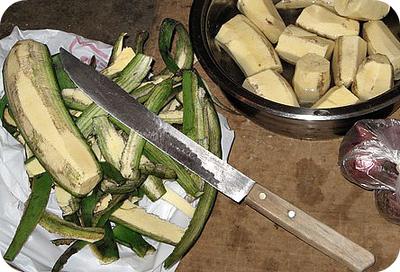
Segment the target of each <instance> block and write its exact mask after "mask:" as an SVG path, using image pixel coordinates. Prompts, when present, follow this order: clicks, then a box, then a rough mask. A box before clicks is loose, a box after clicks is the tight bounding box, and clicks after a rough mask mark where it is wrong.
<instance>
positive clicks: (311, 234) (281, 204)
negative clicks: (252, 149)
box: [245, 184, 375, 271]
mask: <svg viewBox="0 0 400 272" xmlns="http://www.w3.org/2000/svg"><path fill="white" fill-rule="evenodd" d="M245 203H246V204H247V205H249V206H250V207H252V208H253V209H254V210H256V211H258V212H259V213H261V214H262V215H264V216H265V217H267V218H269V219H270V220H272V221H273V222H275V223H276V224H278V225H280V226H281V227H283V228H284V229H286V230H287V231H289V232H290V233H292V234H294V235H295V236H297V237H298V238H300V239H301V240H303V241H304V242H306V243H308V244H309V245H311V246H313V247H315V248H316V249H318V250H320V251H322V252H323V253H325V254H326V255H328V256H330V257H331V258H333V259H335V260H337V261H339V262H342V263H344V264H345V265H347V267H349V268H350V269H351V270H353V271H364V270H366V269H367V268H368V267H370V266H372V265H373V264H374V263H375V257H374V255H372V253H370V252H369V251H367V250H366V249H364V248H362V247H361V246H359V245H357V244H355V243H354V242H352V241H350V240H349V239H347V238H346V237H344V236H343V235H341V234H339V233H337V232H336V231H335V230H333V229H332V228H330V227H328V226H326V225H324V224H323V223H321V222H320V221H318V220H316V219H315V218H313V217H311V216H310V215H308V214H306V213H305V212H304V211H302V210H300V209H299V208H297V207H295V206H293V205H292V204H290V203H289V202H287V201H286V200H284V199H282V198H280V197H279V196H277V195H276V194H274V193H272V192H270V191H268V190H267V189H265V188H264V187H262V186H261V185H259V184H255V185H254V187H253V188H252V189H251V191H250V193H249V194H248V196H247V197H246V199H245Z"/></svg>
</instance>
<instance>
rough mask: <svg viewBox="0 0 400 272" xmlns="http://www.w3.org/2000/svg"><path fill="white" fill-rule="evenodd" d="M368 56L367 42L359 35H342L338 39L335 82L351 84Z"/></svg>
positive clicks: (334, 59) (334, 68)
mask: <svg viewBox="0 0 400 272" xmlns="http://www.w3.org/2000/svg"><path fill="white" fill-rule="evenodd" d="M366 56H367V43H366V42H365V41H364V40H363V39H362V38H361V37H359V36H341V37H339V38H338V39H337V40H336V45H335V50H334V52H333V60H332V69H333V77H334V79H335V84H336V85H337V86H340V85H344V86H346V87H347V88H349V87H350V86H351V84H352V83H353V81H354V78H355V76H356V73H357V70H358V67H359V66H360V64H361V63H362V62H363V61H364V59H365V57H366Z"/></svg>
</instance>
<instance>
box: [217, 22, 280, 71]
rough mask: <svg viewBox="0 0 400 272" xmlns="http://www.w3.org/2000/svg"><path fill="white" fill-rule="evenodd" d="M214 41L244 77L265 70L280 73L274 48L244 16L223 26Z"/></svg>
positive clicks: (278, 61)
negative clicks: (240, 70)
mask: <svg viewBox="0 0 400 272" xmlns="http://www.w3.org/2000/svg"><path fill="white" fill-rule="evenodd" d="M215 40H216V42H217V44H218V45H219V46H220V47H222V48H223V49H224V50H225V51H226V52H227V53H228V54H229V55H230V56H231V57H232V58H233V59H234V60H235V62H236V63H237V64H238V65H239V67H240V68H241V69H242V71H243V73H244V74H245V75H246V76H251V75H254V74H256V73H258V72H261V71H263V70H266V69H273V70H276V71H278V72H282V64H281V61H280V60H279V57H278V55H277V53H276V52H275V49H274V47H273V46H272V44H271V43H270V42H269V41H268V39H267V38H265V37H264V35H263V34H262V33H261V32H260V31H259V30H258V29H257V28H256V27H255V26H254V25H253V24H252V23H251V22H250V21H249V19H247V18H246V17H245V16H244V15H240V14H239V15H236V16H235V17H233V18H232V19H231V20H229V21H228V22H226V23H225V24H223V25H222V27H221V29H220V30H219V32H218V34H217V36H216V37H215Z"/></svg>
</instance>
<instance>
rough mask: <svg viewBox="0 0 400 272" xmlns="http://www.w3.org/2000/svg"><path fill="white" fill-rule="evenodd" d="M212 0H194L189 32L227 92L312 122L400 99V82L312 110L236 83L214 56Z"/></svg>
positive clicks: (377, 107)
mask: <svg viewBox="0 0 400 272" xmlns="http://www.w3.org/2000/svg"><path fill="white" fill-rule="evenodd" d="M211 1H212V0H193V3H192V7H191V10H190V16H189V35H190V39H191V42H192V45H193V50H194V52H195V54H196V57H197V59H198V61H199V62H200V64H201V66H202V67H203V68H204V70H205V71H206V73H207V74H208V75H209V76H210V78H211V79H212V80H213V81H214V82H215V83H216V84H217V85H218V86H219V87H220V88H221V89H222V90H223V91H225V92H227V93H228V94H230V95H231V96H233V97H234V98H236V99H238V100H239V101H241V102H243V103H245V104H248V105H251V106H252V107H253V108H255V109H257V110H260V111H264V112H268V113H270V114H273V115H277V116H281V117H285V118H289V119H297V120H308V121H320V120H331V121H332V120H344V119H351V118H358V117H361V116H363V115H367V114H371V113H373V112H377V111H380V110H382V109H384V108H386V107H388V106H390V105H393V104H395V103H397V102H399V101H400V83H398V84H397V85H396V86H394V87H393V88H392V89H391V90H389V91H387V92H385V93H384V94H381V95H379V96H377V97H375V98H372V99H370V100H368V101H364V102H361V103H358V104H356V105H351V106H345V107H338V108H330V109H311V108H305V107H300V108H298V107H292V106H287V105H283V104H279V103H276V102H273V101H270V100H267V99H264V98H262V97H260V96H258V95H256V94H254V93H252V92H250V91H248V90H246V89H245V88H243V87H242V86H238V85H237V84H236V83H234V82H233V81H232V80H231V79H230V77H228V76H227V75H226V74H225V73H224V71H223V69H222V67H220V65H219V64H218V63H217V61H216V60H215V59H214V57H213V55H212V53H211V50H210V48H209V46H208V43H207V37H206V32H205V29H206V27H207V23H208V22H207V19H208V9H209V6H210V4H211Z"/></svg>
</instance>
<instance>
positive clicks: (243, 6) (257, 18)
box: [237, 0, 286, 43]
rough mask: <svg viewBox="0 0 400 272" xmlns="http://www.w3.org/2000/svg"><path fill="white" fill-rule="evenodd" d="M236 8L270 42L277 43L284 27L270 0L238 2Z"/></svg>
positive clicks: (242, 0)
mask: <svg viewBox="0 0 400 272" xmlns="http://www.w3.org/2000/svg"><path fill="white" fill-rule="evenodd" d="M237 8H238V10H239V11H240V12H241V13H243V14H244V15H245V16H246V17H247V18H248V19H249V20H250V21H251V22H252V23H254V24H255V25H256V26H257V27H258V28H259V29H260V30H261V32H262V33H264V35H265V36H266V37H267V38H268V40H269V41H270V42H272V43H276V42H277V41H278V38H279V36H280V35H281V34H282V32H283V30H284V29H285V27H286V25H285V23H284V22H283V20H282V18H281V16H280V15H279V13H278V11H277V10H276V8H275V6H274V3H273V2H272V0H238V2H237Z"/></svg>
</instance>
